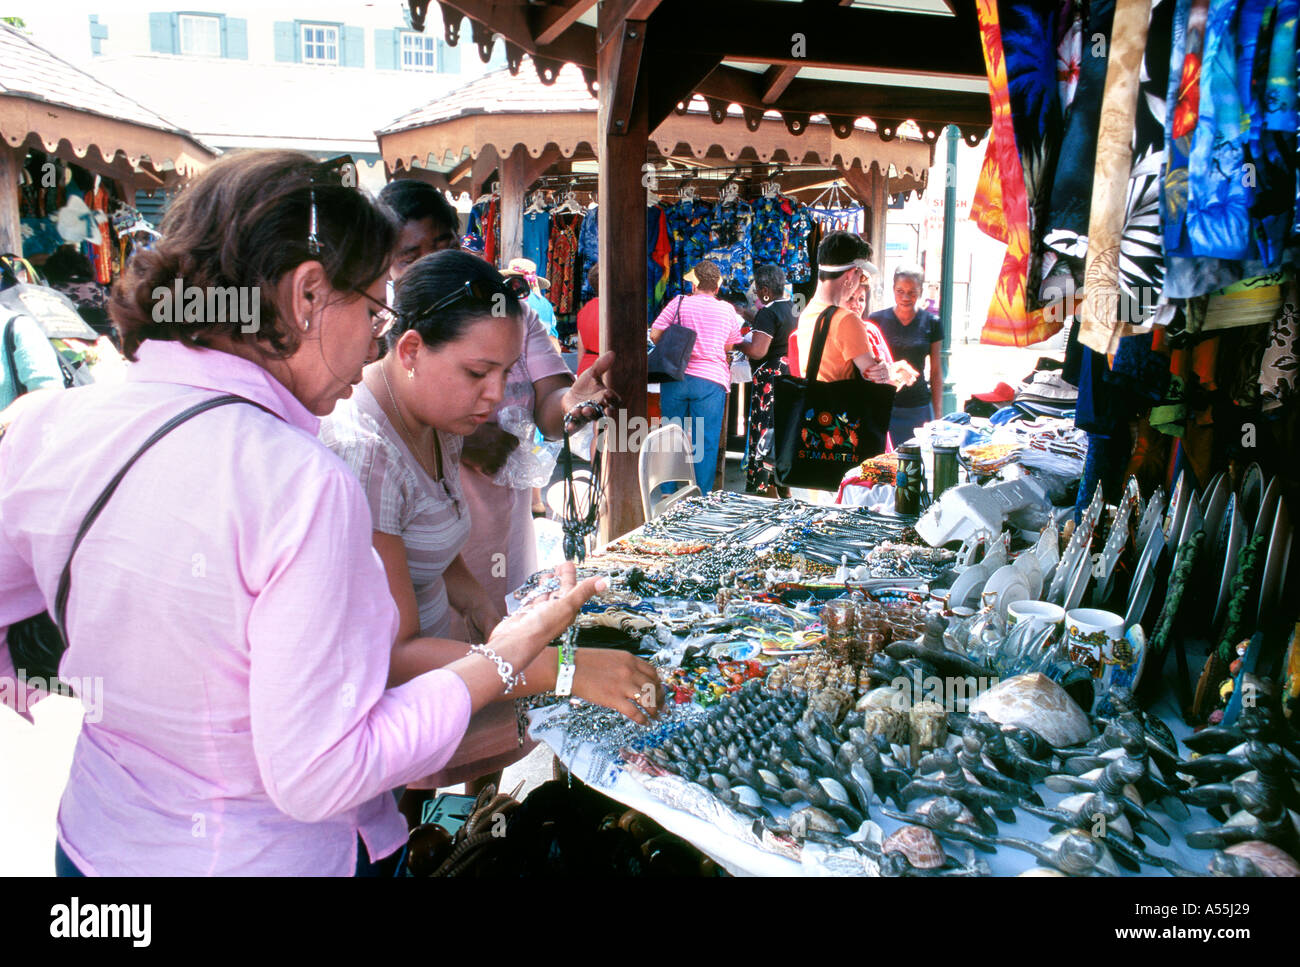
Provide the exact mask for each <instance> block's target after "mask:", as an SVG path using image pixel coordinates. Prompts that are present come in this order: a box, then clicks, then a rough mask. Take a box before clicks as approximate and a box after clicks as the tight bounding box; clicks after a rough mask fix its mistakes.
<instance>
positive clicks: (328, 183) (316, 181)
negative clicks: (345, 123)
mask: <svg viewBox="0 0 1300 967" xmlns="http://www.w3.org/2000/svg"><path fill="white" fill-rule="evenodd" d="M317 186H320V187H329V188H354V189H355V188H356V187H357V163H356V162H355V161H353V160H352V155H350V154H341V155H339V156H338V157H337V158H331V159H330V160H328V161H322V162H321V163H320V164H318V165H316V166H315V167H313V168H312V170H311V175H310V180H309V181H308V191H309V193H310V195H311V210H310V214H309V216H308V222H307V251H308V252H309V253H311V255H312V256H313V257H315V256H319V255H320V254H321V252H322V251H323V250H324V246H322V245H321V242H320V238H319V237H318V236H317V234H316V221H317V218H316V188H317Z"/></svg>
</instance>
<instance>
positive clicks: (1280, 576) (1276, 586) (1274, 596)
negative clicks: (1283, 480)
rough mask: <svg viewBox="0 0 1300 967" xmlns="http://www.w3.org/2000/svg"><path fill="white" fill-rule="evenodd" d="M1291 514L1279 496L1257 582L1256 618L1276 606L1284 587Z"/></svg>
mask: <svg viewBox="0 0 1300 967" xmlns="http://www.w3.org/2000/svg"><path fill="white" fill-rule="evenodd" d="M1291 537H1292V534H1291V515H1290V514H1289V513H1287V509H1286V500H1285V499H1284V498H1279V499H1278V501H1277V511H1276V513H1275V514H1274V517H1273V523H1272V536H1271V537H1270V539H1269V544H1268V556H1267V557H1266V558H1265V559H1264V572H1263V573H1264V576H1263V578H1262V579H1261V580H1260V583H1259V588H1260V590H1259V613H1258V615H1257V618H1258V620H1260V621H1263V620H1264V615H1266V614H1268V613H1270V612H1271V610H1272V609H1273V608H1275V607H1277V603H1278V601H1280V600H1281V598H1282V591H1283V589H1284V588H1285V587H1286V572H1287V565H1288V563H1289V561H1290V557H1291Z"/></svg>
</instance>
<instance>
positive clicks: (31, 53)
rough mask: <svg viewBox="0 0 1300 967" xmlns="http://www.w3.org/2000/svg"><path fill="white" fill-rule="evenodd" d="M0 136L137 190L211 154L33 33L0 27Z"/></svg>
mask: <svg viewBox="0 0 1300 967" xmlns="http://www.w3.org/2000/svg"><path fill="white" fill-rule="evenodd" d="M0 137H2V138H3V139H4V141H5V143H6V144H7V145H8V146H9V147H11V148H15V149H24V148H31V149H35V150H40V151H45V152H47V153H49V154H52V155H55V156H56V157H59V158H62V159H63V160H65V161H70V162H75V163H77V164H80V165H83V166H84V167H87V168H89V169H91V170H93V171H96V172H98V173H102V174H105V175H109V176H110V177H114V178H117V179H119V180H121V181H124V182H126V183H127V184H129V185H132V186H135V187H141V188H155V187H158V186H159V185H160V184H163V183H169V182H171V181H175V180H177V179H184V178H188V177H189V176H191V175H193V174H196V173H198V172H199V171H202V170H203V168H205V167H206V166H207V165H208V164H209V163H211V161H212V160H213V158H214V157H215V156H216V153H215V152H214V151H213V150H212V149H211V148H209V147H208V146H207V145H206V144H204V143H202V142H201V141H199V140H198V139H197V138H195V137H194V136H193V135H191V134H190V133H189V132H188V131H186V130H184V129H183V128H181V127H180V126H178V125H176V124H174V123H173V122H171V121H169V120H168V119H167V118H165V117H163V116H162V115H160V114H157V113H155V112H154V111H152V110H150V109H149V108H147V107H145V106H144V105H142V104H140V103H139V102H138V101H135V100H133V99H131V98H129V97H127V96H126V95H124V94H122V93H120V92H119V91H117V90H114V89H113V88H112V87H110V86H108V85H107V84H105V83H104V82H103V81H100V80H99V79H98V78H96V77H94V76H92V75H91V74H88V73H86V72H85V71H83V70H80V69H79V68H77V67H75V66H73V65H72V64H69V63H68V62H66V61H64V60H61V59H60V58H58V57H56V56H55V55H54V54H52V53H50V52H49V51H48V50H46V49H45V48H44V47H42V46H41V45H40V44H38V43H36V42H35V41H34V40H32V38H30V37H28V36H27V35H26V34H24V33H22V32H21V31H19V30H16V29H14V28H13V27H9V26H0Z"/></svg>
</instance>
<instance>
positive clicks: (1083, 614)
mask: <svg viewBox="0 0 1300 967" xmlns="http://www.w3.org/2000/svg"><path fill="white" fill-rule="evenodd" d="M1123 638H1124V618H1123V616H1121V615H1118V614H1115V613H1114V612H1113V611H1101V610H1099V609H1097V608H1075V609H1074V610H1073V611H1067V612H1066V613H1065V639H1066V641H1065V643H1066V651H1067V653H1068V655H1069V657H1070V661H1072V662H1074V663H1075V664H1076V665H1082V666H1083V667H1084V668H1087V669H1088V670H1089V671H1090V672H1092V675H1093V677H1094V678H1100V677H1101V673H1102V669H1103V658H1105V657H1107V656H1109V655H1110V654H1111V653H1112V651H1113V649H1114V647H1115V644H1116V643H1117V642H1120V641H1122V640H1123Z"/></svg>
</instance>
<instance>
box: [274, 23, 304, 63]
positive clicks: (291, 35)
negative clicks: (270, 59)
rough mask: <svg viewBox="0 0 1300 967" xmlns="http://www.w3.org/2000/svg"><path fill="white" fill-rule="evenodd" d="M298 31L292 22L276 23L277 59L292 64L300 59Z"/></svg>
mask: <svg viewBox="0 0 1300 967" xmlns="http://www.w3.org/2000/svg"><path fill="white" fill-rule="evenodd" d="M299 56H300V54H299V51H298V31H297V29H296V25H295V24H294V23H293V22H292V21H284V20H277V21H276V22H275V59H276V60H277V61H281V62H287V63H290V64H292V63H293V62H294V61H296V60H298V59H299Z"/></svg>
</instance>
